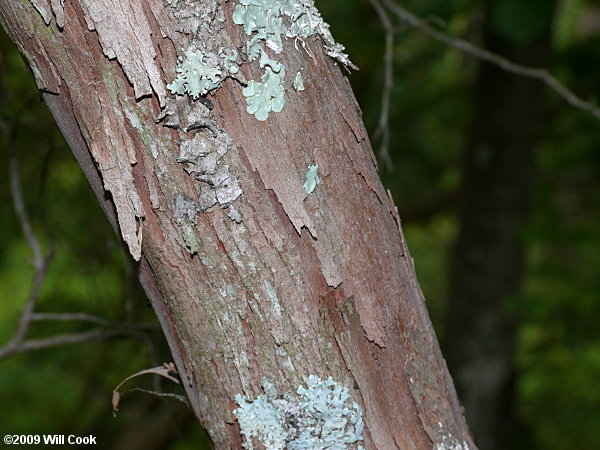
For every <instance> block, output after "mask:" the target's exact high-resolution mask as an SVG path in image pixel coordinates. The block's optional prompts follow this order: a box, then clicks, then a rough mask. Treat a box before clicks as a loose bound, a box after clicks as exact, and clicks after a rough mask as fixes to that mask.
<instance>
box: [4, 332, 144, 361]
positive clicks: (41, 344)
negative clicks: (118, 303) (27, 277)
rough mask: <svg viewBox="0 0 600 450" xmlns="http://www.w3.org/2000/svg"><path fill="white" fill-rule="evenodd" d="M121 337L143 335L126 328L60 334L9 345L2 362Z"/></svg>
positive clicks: (139, 336) (5, 349) (138, 336)
mask: <svg viewBox="0 0 600 450" xmlns="http://www.w3.org/2000/svg"><path fill="white" fill-rule="evenodd" d="M120 337H135V338H142V337H143V333H141V332H140V331H136V330H131V329H126V328H123V329H120V330H106V329H103V328H96V329H93V330H90V331H86V332H83V333H75V334H59V335H57V336H52V337H50V338H44V339H30V340H26V341H21V342H18V343H15V344H14V345H7V346H6V347H4V348H2V349H0V360H2V359H4V358H7V357H9V356H13V355H19V354H21V353H26V352H29V351H33V350H42V349H47V348H51V347H59V346H62V345H71V344H80V343H83V342H90V341H99V340H106V339H115V338H120Z"/></svg>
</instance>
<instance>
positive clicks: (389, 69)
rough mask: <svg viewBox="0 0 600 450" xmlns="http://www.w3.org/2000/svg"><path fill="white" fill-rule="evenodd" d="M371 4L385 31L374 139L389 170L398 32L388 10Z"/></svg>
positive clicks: (390, 163)
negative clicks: (380, 90)
mask: <svg viewBox="0 0 600 450" xmlns="http://www.w3.org/2000/svg"><path fill="white" fill-rule="evenodd" d="M369 3H371V5H372V6H373V8H374V9H375V12H377V15H378V16H379V20H380V21H381V23H382V24H383V27H384V29H385V56H384V61H385V77H384V83H383V92H382V96H381V113H380V115H379V125H378V126H377V130H375V133H374V134H373V139H378V138H380V137H381V146H380V147H379V157H380V159H381V160H382V161H383V163H384V165H385V167H386V168H387V169H388V170H392V169H393V168H394V163H393V162H392V158H391V156H390V151H389V150H390V126H389V120H390V99H391V96H392V89H393V87H394V37H395V34H396V30H395V29H394V26H393V25H392V22H391V20H390V18H389V17H388V14H387V12H386V10H385V9H384V8H383V6H382V5H381V3H380V2H379V0H369Z"/></svg>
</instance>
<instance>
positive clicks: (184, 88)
mask: <svg viewBox="0 0 600 450" xmlns="http://www.w3.org/2000/svg"><path fill="white" fill-rule="evenodd" d="M175 70H176V72H177V73H178V74H179V75H177V78H176V79H175V81H173V82H172V83H170V84H168V85H167V89H169V90H170V91H171V92H172V93H173V94H179V95H183V94H186V93H187V94H189V95H191V96H192V97H194V98H198V97H199V96H200V95H205V94H207V93H208V92H210V91H212V90H213V89H216V88H218V87H219V86H220V85H221V81H222V80H223V75H222V70H221V68H220V67H218V66H210V65H209V64H207V63H206V62H205V57H204V55H203V54H202V52H201V51H199V50H198V49H196V47H195V46H193V45H192V46H190V47H189V48H188V49H187V50H186V52H185V58H181V57H180V58H179V63H178V65H177V68H176V69H175Z"/></svg>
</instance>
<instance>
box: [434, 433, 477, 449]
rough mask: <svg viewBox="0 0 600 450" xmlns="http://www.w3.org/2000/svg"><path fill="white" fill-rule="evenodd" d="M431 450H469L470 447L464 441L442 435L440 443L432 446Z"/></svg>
mask: <svg viewBox="0 0 600 450" xmlns="http://www.w3.org/2000/svg"><path fill="white" fill-rule="evenodd" d="M433 450H470V447H469V444H467V443H466V442H465V441H464V440H463V441H461V440H459V439H456V438H455V437H454V436H452V434H448V435H443V436H442V438H441V441H440V442H436V443H435V444H434V446H433Z"/></svg>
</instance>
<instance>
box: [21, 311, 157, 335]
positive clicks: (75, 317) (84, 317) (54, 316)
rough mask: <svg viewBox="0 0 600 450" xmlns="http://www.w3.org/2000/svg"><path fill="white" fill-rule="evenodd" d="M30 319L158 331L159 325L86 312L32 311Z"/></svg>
mask: <svg viewBox="0 0 600 450" xmlns="http://www.w3.org/2000/svg"><path fill="white" fill-rule="evenodd" d="M31 320H32V321H37V322H40V321H46V320H47V321H60V322H77V321H79V322H89V323H93V324H96V325H99V326H101V327H106V328H119V329H130V330H132V331H158V330H160V327H159V326H158V325H156V324H153V323H139V324H136V323H129V322H124V323H119V322H111V321H110V320H106V319H103V318H102V317H98V316H94V315H92V314H88V313H33V314H32V315H31Z"/></svg>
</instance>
